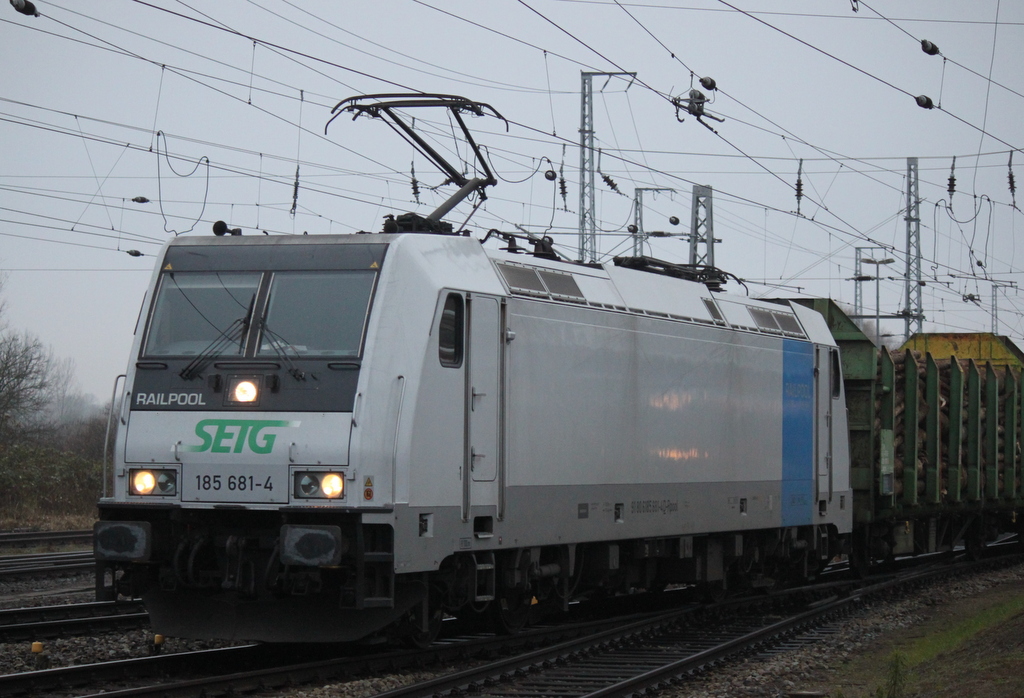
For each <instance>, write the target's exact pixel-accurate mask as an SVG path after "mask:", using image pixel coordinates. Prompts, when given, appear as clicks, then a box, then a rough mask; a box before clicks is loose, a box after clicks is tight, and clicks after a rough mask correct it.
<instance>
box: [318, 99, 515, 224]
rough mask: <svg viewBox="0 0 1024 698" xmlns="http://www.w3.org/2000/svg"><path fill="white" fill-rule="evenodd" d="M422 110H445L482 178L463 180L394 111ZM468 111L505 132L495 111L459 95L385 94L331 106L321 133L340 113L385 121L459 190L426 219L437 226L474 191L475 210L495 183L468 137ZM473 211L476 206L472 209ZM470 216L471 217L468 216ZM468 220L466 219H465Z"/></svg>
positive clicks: (481, 155)
mask: <svg viewBox="0 0 1024 698" xmlns="http://www.w3.org/2000/svg"><path fill="white" fill-rule="evenodd" d="M423 107H444V108H445V109H447V110H448V111H449V112H450V113H451V115H452V117H453V118H454V119H455V121H456V122H457V123H458V124H459V128H461V129H462V134H463V135H464V136H465V138H466V142H467V143H468V144H469V147H470V148H471V149H472V150H473V154H474V155H475V156H476V162H477V164H478V166H479V168H480V170H481V171H482V172H483V174H484V176H483V177H472V178H469V177H466V175H464V174H462V172H460V171H459V170H458V169H456V168H455V167H454V166H453V165H452V164H451V163H449V162H448V161H447V160H446V159H445V158H444V157H443V156H442V155H441V154H440V153H438V152H437V151H436V150H435V149H434V148H433V147H431V145H430V144H429V143H427V142H426V141H425V140H423V138H422V137H421V136H420V135H419V134H418V133H416V131H415V129H413V127H412V126H411V125H410V124H408V123H406V122H405V120H404V119H402V117H401V115H399V114H398V113H397V112H396V111H395V110H396V109H414V108H423ZM465 111H468V112H470V113H472V114H475V115H476V116H487V112H490V114H491V115H492V116H495V117H497V118H499V119H501V120H502V121H504V122H505V130H506V131H507V130H508V120H507V119H506V118H505V117H504V116H502V115H501V114H499V113H498V111H497V110H496V109H495V108H494V107H492V106H491V105H489V104H485V103H484V102H474V101H472V100H469V99H466V98H465V97H459V96H458V95H445V94H427V93H412V94H402V93H388V94H373V95H360V96H358V97H349V98H348V99H343V100H342V101H340V102H338V104H336V105H335V106H334V109H332V110H331V114H333V116H332V117H331V118H330V119H329V120H328V121H327V125H326V126H325V127H324V133H326V132H327V128H328V127H329V126H330V125H331V122H332V121H334V120H335V119H336V118H338V116H340V115H341V113H342V112H352V119H353V120H355V119H357V118H359V116H361V115H363V114H365V115H367V116H371V117H378V118H381V119H383V120H384V122H385V123H387V125H388V126H390V127H391V129H392V130H393V131H394V132H395V133H397V134H398V135H400V136H401V137H402V138H403V139H405V141H406V142H407V143H409V145H411V146H412V147H413V148H415V149H416V150H417V151H419V153H420V154H421V155H423V156H424V157H426V158H427V159H428V160H430V162H432V163H434V165H435V166H436V167H437V168H438V169H439V170H441V172H443V173H444V174H445V175H446V176H447V177H448V181H450V182H452V183H453V184H457V185H458V186H459V187H460V188H459V190H458V191H457V192H455V193H454V194H452V195H451V196H450V197H448V199H447V200H446V201H445V202H444V203H442V204H441V205H440V206H438V207H437V208H436V209H434V211H433V212H432V213H431V214H430V215H428V216H427V217H426V218H427V220H429V221H434V222H440V220H441V218H442V217H444V216H445V215H447V214H448V212H449V211H451V210H452V209H453V208H455V207H456V206H458V205H459V204H460V203H462V201H463V200H465V199H466V197H468V196H469V195H470V194H472V193H473V192H474V191H479V192H480V201H479V202H478V203H477V206H479V205H480V203H482V202H483V201H485V200H486V199H487V195H486V194H485V193H484V188H485V187H488V186H493V185H495V184H497V183H498V180H497V179H495V177H494V174H493V173H492V172H491V168H490V166H489V165H488V164H487V159H486V158H485V157H484V156H483V153H482V152H481V150H480V147H479V146H478V145H477V144H476V141H475V140H474V139H473V135H472V134H471V133H470V131H469V128H468V127H467V126H466V122H465V121H463V119H462V112H465ZM473 210H474V211H475V210H476V206H474V207H473ZM471 215H472V214H471ZM467 220H468V219H467Z"/></svg>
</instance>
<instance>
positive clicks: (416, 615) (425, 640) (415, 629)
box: [403, 604, 444, 650]
mask: <svg viewBox="0 0 1024 698" xmlns="http://www.w3.org/2000/svg"><path fill="white" fill-rule="evenodd" d="M421 609H422V607H421V606H420V605H419V604H417V605H416V607H415V608H414V610H412V611H410V613H409V615H408V616H407V620H406V623H407V628H408V634H407V635H405V637H404V638H403V639H404V641H405V643H406V644H407V645H409V646H410V647H412V648H414V649H419V650H422V649H426V648H427V647H430V646H431V645H432V644H434V640H436V639H437V635H438V633H440V632H441V622H442V621H443V620H444V612H443V611H442V610H441V606H440V604H437V605H432V606H431V608H430V618H429V619H428V620H427V629H426V630H423V629H422V628H421V627H420V613H421Z"/></svg>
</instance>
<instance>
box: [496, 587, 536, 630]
mask: <svg viewBox="0 0 1024 698" xmlns="http://www.w3.org/2000/svg"><path fill="white" fill-rule="evenodd" d="M532 605H533V594H531V593H530V592H529V591H526V592H523V591H521V590H519V589H503V590H502V591H500V592H499V593H498V597H497V598H496V599H494V601H492V602H491V613H492V614H493V617H494V624H495V627H496V629H497V630H498V632H500V633H503V634H505V635H515V634H516V633H518V632H519V631H520V630H522V629H523V628H524V627H525V626H526V622H527V621H528V620H529V619H530V609H531V608H532Z"/></svg>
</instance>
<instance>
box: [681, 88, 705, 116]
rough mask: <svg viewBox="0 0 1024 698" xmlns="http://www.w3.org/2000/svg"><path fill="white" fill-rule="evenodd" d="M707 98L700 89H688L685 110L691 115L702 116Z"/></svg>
mask: <svg viewBox="0 0 1024 698" xmlns="http://www.w3.org/2000/svg"><path fill="white" fill-rule="evenodd" d="M706 101H708V98H707V97H705V96H704V93H703V92H701V91H700V90H690V99H689V100H688V101H687V104H686V111H688V112H690V114H692V115H693V116H704V103H705V102H706Z"/></svg>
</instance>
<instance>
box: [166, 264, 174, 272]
mask: <svg viewBox="0 0 1024 698" xmlns="http://www.w3.org/2000/svg"><path fill="white" fill-rule="evenodd" d="M173 268H174V267H172V266H171V264H170V262H168V263H167V266H166V267H164V271H171V269H173Z"/></svg>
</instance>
